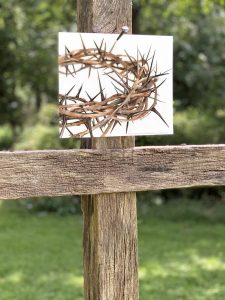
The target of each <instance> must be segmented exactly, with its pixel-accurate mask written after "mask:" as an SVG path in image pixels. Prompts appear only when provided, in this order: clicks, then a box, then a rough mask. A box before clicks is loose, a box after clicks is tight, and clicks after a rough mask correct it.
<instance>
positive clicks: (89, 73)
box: [88, 66, 91, 78]
mask: <svg viewBox="0 0 225 300" xmlns="http://www.w3.org/2000/svg"><path fill="white" fill-rule="evenodd" d="M90 76H91V66H90V67H89V71H88V78H90Z"/></svg>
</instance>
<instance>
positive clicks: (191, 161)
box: [0, 145, 225, 199]
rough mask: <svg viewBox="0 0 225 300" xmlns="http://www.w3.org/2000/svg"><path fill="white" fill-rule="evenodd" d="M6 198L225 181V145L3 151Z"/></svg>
mask: <svg viewBox="0 0 225 300" xmlns="http://www.w3.org/2000/svg"><path fill="white" fill-rule="evenodd" d="M0 170H1V172H0V199H13V198H14V199H16V198H26V197H33V196H35V197H38V196H60V195H80V194H99V193H112V192H131V191H146V190H159V189H170V188H183V187H197V186H222V185H225V145H205V146H163V147H159V146H158V147H156V146H154V147H137V148H128V149H106V150H105V149H85V150H82V149H81V150H48V151H24V152H23V151H22V152H0Z"/></svg>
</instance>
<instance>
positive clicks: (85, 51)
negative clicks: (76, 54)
mask: <svg viewBox="0 0 225 300" xmlns="http://www.w3.org/2000/svg"><path fill="white" fill-rule="evenodd" d="M80 39H81V43H82V46H83V49H84V54H85V55H87V49H86V47H85V44H84V41H83V39H82V36H81V34H80Z"/></svg>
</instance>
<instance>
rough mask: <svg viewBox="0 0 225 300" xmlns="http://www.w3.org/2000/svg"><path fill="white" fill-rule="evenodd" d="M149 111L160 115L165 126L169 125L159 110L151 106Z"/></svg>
mask: <svg viewBox="0 0 225 300" xmlns="http://www.w3.org/2000/svg"><path fill="white" fill-rule="evenodd" d="M151 111H153V112H154V113H155V114H156V115H157V116H158V117H160V119H161V120H162V121H163V122H164V123H165V124H166V126H167V127H169V125H168V124H167V123H166V121H165V120H164V118H163V117H162V115H161V114H160V112H159V111H158V110H157V109H156V108H155V107H153V108H152V109H151Z"/></svg>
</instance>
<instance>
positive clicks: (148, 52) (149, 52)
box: [145, 46, 152, 61]
mask: <svg viewBox="0 0 225 300" xmlns="http://www.w3.org/2000/svg"><path fill="white" fill-rule="evenodd" d="M151 48H152V46H150V48H149V50H148V54H147V55H146V59H145V60H146V61H148V60H149V58H148V57H149V54H150V52H151Z"/></svg>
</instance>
